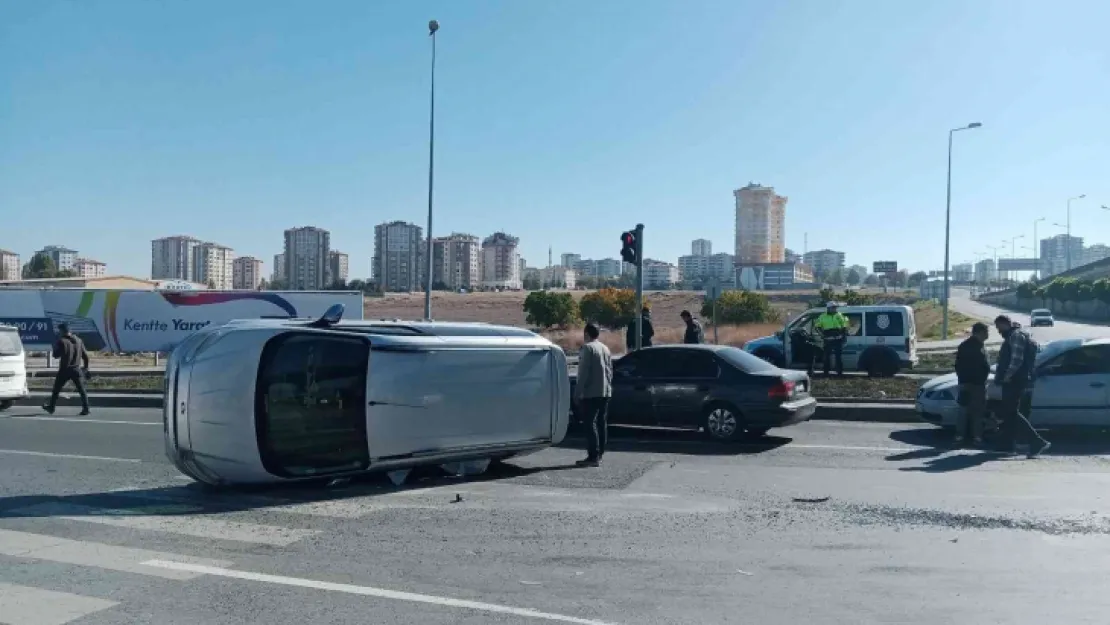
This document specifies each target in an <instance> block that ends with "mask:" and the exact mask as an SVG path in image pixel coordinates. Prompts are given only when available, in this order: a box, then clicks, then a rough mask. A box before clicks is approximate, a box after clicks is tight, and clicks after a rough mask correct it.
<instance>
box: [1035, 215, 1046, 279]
mask: <svg viewBox="0 0 1110 625" xmlns="http://www.w3.org/2000/svg"><path fill="white" fill-rule="evenodd" d="M1044 220H1045V218H1044V217H1041V218H1039V219H1034V220H1033V270H1034V271H1035V272H1036V273H1037V281H1038V282H1039V281H1040V280H1041V261H1040V260H1039V258H1038V254H1037V248H1039V247H1040V246H1041V242H1040V240H1038V239H1037V224H1038V223H1040V222H1042V221H1044Z"/></svg>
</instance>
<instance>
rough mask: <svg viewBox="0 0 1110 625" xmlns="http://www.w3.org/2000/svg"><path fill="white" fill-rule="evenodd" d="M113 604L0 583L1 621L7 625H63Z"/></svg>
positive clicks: (113, 604)
mask: <svg viewBox="0 0 1110 625" xmlns="http://www.w3.org/2000/svg"><path fill="white" fill-rule="evenodd" d="M116 605H119V604H117V603H116V602H115V601H108V600H107V599H97V598H95V597H82V596H81V595H72V594H70V593H68V592H55V591H53V590H43V589H41V588H28V587H27V586H16V585H14V584H5V583H3V582H0V622H2V623H7V624H8V625H65V624H66V623H68V622H70V621H73V620H75V619H79V618H81V617H82V616H85V615H87V614H92V613H93V612H99V611H101V610H106V609H108V608H111V607H114V606H116Z"/></svg>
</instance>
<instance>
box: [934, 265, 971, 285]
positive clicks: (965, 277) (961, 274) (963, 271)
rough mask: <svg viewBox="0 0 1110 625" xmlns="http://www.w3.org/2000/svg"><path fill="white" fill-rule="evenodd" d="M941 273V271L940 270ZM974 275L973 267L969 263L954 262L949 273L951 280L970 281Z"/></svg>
mask: <svg viewBox="0 0 1110 625" xmlns="http://www.w3.org/2000/svg"><path fill="white" fill-rule="evenodd" d="M941 275H943V272H941ZM974 275H975V268H974V266H973V265H972V264H971V263H956V264H955V265H952V272H951V273H950V274H949V277H950V278H951V280H952V282H971V280H972V278H973V277H974Z"/></svg>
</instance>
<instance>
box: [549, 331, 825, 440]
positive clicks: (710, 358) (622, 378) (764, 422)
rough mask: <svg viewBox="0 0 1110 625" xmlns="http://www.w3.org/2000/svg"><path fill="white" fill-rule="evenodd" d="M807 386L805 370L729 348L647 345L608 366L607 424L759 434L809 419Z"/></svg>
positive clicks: (729, 435)
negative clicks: (610, 394) (610, 385)
mask: <svg viewBox="0 0 1110 625" xmlns="http://www.w3.org/2000/svg"><path fill="white" fill-rule="evenodd" d="M574 383H575V379H574V377H573V376H572V377H571V388H572V389H573V387H574ZM809 389H810V382H809V376H808V375H806V374H805V373H803V372H801V371H790V370H786V369H779V368H778V367H776V366H775V365H773V364H771V363H768V362H767V361H765V360H763V359H761V358H758V357H756V356H753V355H751V354H749V353H747V352H745V351H744V350H742V349H737V348H735V347H724V346H719V345H661V346H659V347H648V348H645V349H641V350H639V351H636V352H632V353H630V354H627V355H625V356H622V357H621V358H620V359H618V360H614V361H613V398H612V400H610V402H609V423H612V424H620V425H650V426H667V427H682V428H701V429H702V430H703V431H704V432H705V434H706V436H708V437H709V438H711V439H713V440H735V439H738V438H740V437H741V436H743V435H747V436H751V437H759V436H763V435H764V434H766V433H767V431H768V430H770V429H771V428H776V427H784V426H788V425H794V424H795V423H800V422H802V421H805V420H807V419H809V418H810V417H811V416H813V412H814V410H815V409H816V407H817V400H816V399H814V398H813V397H812V396H811V395H810V394H809ZM575 420H577V418H576V419H575Z"/></svg>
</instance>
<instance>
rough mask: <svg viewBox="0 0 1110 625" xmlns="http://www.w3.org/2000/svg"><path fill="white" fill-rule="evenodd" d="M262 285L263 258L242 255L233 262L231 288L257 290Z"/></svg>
mask: <svg viewBox="0 0 1110 625" xmlns="http://www.w3.org/2000/svg"><path fill="white" fill-rule="evenodd" d="M261 285H262V261H261V260H259V259H257V258H255V257H253V256H240V257H238V258H236V259H235V260H233V261H232V262H231V288H233V289H237V290H245V291H257V290H258V287H259V286H261Z"/></svg>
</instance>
